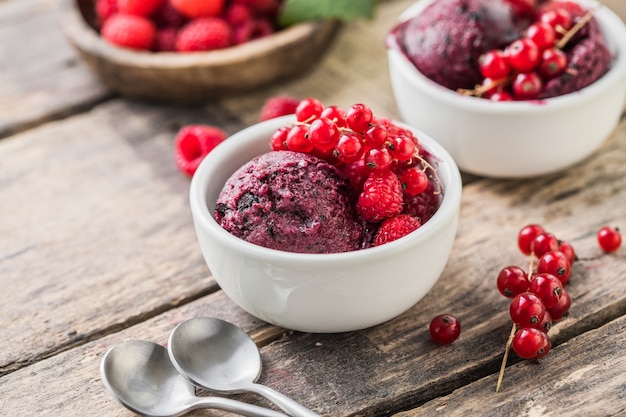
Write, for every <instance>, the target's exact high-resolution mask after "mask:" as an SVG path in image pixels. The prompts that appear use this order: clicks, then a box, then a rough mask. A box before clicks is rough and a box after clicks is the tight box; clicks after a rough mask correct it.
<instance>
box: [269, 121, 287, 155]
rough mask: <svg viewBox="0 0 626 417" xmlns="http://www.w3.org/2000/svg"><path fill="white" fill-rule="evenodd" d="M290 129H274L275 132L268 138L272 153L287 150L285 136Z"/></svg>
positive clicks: (284, 127)
mask: <svg viewBox="0 0 626 417" xmlns="http://www.w3.org/2000/svg"><path fill="white" fill-rule="evenodd" d="M289 130H290V128H288V127H287V126H283V127H281V128H278V129H276V131H275V132H274V133H273V134H272V137H271V138H270V144H271V145H272V150H274V151H286V150H287V134H288V133H289Z"/></svg>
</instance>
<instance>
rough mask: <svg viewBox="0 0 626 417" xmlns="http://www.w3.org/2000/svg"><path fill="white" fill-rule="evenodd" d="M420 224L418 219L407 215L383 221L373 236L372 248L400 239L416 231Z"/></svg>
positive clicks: (399, 215)
mask: <svg viewBox="0 0 626 417" xmlns="http://www.w3.org/2000/svg"><path fill="white" fill-rule="evenodd" d="M421 225H422V224H421V223H420V221H419V220H418V219H416V218H415V217H413V216H410V215H408V214H398V215H397V216H393V217H389V218H387V219H385V220H384V221H383V222H382V223H381V224H380V227H379V228H378V230H377V231H376V234H375V235H374V246H380V245H383V244H385V243H388V242H392V241H394V240H397V239H400V238H401V237H403V236H406V235H408V234H409V233H411V232H413V231H415V230H417V229H418V228H419V227H420V226H421Z"/></svg>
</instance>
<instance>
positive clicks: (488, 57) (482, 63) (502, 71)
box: [478, 49, 511, 80]
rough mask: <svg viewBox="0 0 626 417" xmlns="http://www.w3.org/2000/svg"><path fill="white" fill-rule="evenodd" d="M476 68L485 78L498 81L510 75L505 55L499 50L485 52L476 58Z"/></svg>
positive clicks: (509, 67)
mask: <svg viewBox="0 0 626 417" xmlns="http://www.w3.org/2000/svg"><path fill="white" fill-rule="evenodd" d="M478 68H479V70H480V73H481V74H482V76H483V77H485V78H490V79H492V80H499V79H502V78H504V77H506V76H508V75H509V74H510V73H511V66H510V65H509V61H508V59H507V57H506V55H505V53H504V52H503V51H501V50H499V49H494V50H491V51H487V52H485V53H484V54H483V55H481V56H480V57H479V58H478Z"/></svg>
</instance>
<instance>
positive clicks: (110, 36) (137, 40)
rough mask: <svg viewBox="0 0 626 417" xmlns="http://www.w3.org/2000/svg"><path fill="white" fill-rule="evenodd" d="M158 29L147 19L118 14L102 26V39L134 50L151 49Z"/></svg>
mask: <svg viewBox="0 0 626 417" xmlns="http://www.w3.org/2000/svg"><path fill="white" fill-rule="evenodd" d="M155 34H156V29H155V27H154V24H152V22H151V21H150V20H148V19H146V18H145V17H141V16H135V15H131V14H124V13H117V14H114V15H113V16H111V17H110V18H109V19H107V21H106V22H104V25H103V26H102V37H103V38H104V39H105V40H107V41H108V42H110V43H112V44H115V45H118V46H122V47H126V48H132V49H151V48H152V44H153V43H154V37H155Z"/></svg>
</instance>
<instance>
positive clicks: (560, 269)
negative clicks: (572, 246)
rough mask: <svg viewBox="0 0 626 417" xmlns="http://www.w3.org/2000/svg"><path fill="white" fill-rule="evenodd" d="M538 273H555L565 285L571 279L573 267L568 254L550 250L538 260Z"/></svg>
mask: <svg viewBox="0 0 626 417" xmlns="http://www.w3.org/2000/svg"><path fill="white" fill-rule="evenodd" d="M559 247H560V246H559ZM537 273H538V274H542V273H547V274H551V275H554V276H555V277H557V278H558V279H559V281H561V283H563V285H565V284H566V283H567V282H568V281H569V279H570V276H571V273H572V267H571V264H570V261H569V259H568V257H567V255H565V254H564V253H563V252H561V251H550V252H546V253H544V254H543V255H542V256H541V258H539V261H537ZM546 307H547V306H546Z"/></svg>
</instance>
